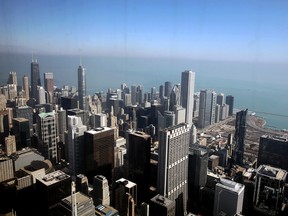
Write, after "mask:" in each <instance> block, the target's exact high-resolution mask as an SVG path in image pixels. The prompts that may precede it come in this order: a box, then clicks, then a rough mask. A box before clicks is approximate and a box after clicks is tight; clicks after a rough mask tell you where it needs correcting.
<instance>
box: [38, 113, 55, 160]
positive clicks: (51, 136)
mask: <svg viewBox="0 0 288 216" xmlns="http://www.w3.org/2000/svg"><path fill="white" fill-rule="evenodd" d="M37 125H38V136H39V138H40V144H39V147H38V149H39V151H40V152H41V153H42V154H43V156H44V157H45V158H46V159H49V160H50V161H51V162H52V163H53V164H55V163H57V162H58V158H57V137H56V118H55V113H54V112H50V113H40V114H38V117H37Z"/></svg>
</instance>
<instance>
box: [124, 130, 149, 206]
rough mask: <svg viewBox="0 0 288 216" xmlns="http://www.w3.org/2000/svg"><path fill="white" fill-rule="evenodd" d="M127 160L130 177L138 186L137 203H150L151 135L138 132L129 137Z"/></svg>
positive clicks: (130, 134)
mask: <svg viewBox="0 0 288 216" xmlns="http://www.w3.org/2000/svg"><path fill="white" fill-rule="evenodd" d="M127 143H129V145H127V158H128V176H129V179H130V180H131V181H133V182H135V183H136V184H137V186H138V200H135V201H137V203H142V202H144V201H148V195H149V188H150V184H149V179H150V152H151V150H150V149H151V144H152V139H151V137H150V135H148V134H146V133H144V132H140V131H136V132H131V133H129V135H128V142H127Z"/></svg>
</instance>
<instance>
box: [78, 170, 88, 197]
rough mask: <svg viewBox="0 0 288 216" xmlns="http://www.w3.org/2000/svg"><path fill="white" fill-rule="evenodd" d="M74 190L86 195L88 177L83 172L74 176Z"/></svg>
mask: <svg viewBox="0 0 288 216" xmlns="http://www.w3.org/2000/svg"><path fill="white" fill-rule="evenodd" d="M76 191H77V192H81V193H83V194H85V195H88V178H87V177H86V176H85V175H83V174H79V175H77V176H76Z"/></svg>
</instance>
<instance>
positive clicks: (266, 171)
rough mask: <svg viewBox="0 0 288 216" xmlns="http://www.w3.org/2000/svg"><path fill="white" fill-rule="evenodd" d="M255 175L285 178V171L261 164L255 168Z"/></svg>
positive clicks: (278, 178) (277, 178)
mask: <svg viewBox="0 0 288 216" xmlns="http://www.w3.org/2000/svg"><path fill="white" fill-rule="evenodd" d="M257 175H262V176H266V177H269V178H274V179H276V180H285V179H286V176H287V171H286V170H282V169H280V168H276V167H272V166H269V165H261V166H259V167H258V169H257Z"/></svg>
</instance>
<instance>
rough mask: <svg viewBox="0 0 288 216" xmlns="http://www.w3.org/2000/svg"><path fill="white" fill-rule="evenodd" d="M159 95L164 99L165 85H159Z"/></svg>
mask: <svg viewBox="0 0 288 216" xmlns="http://www.w3.org/2000/svg"><path fill="white" fill-rule="evenodd" d="M159 97H160V99H162V98H163V97H164V86H163V85H160V86H159Z"/></svg>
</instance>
